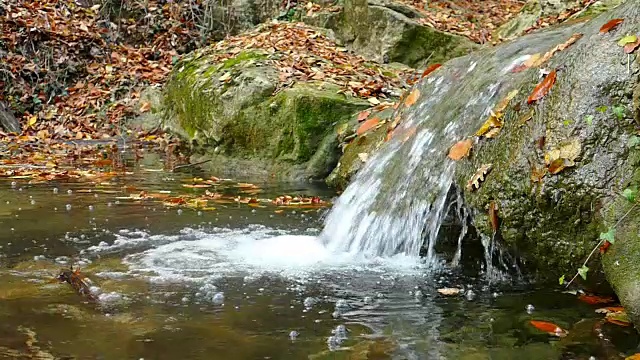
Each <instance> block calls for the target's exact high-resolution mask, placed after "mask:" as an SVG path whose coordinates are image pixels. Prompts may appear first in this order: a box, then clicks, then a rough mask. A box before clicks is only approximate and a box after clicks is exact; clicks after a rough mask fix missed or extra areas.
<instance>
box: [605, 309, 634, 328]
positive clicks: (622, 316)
mask: <svg viewBox="0 0 640 360" xmlns="http://www.w3.org/2000/svg"><path fill="white" fill-rule="evenodd" d="M605 320H607V322H608V323H611V324H615V325H619V326H631V320H630V319H629V315H627V313H626V312H625V311H618V312H610V313H607V316H606V317H605Z"/></svg>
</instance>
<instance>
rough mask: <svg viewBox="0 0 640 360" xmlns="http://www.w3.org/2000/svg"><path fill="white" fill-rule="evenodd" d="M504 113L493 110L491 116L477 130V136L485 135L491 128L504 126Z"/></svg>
mask: <svg viewBox="0 0 640 360" xmlns="http://www.w3.org/2000/svg"><path fill="white" fill-rule="evenodd" d="M502 116H503V114H502V113H497V114H496V113H494V112H493V111H492V112H491V115H490V116H489V118H488V119H487V120H486V121H485V122H484V124H482V126H480V129H478V131H476V133H475V135H476V136H484V135H485V134H487V133H488V132H489V130H491V129H494V128H501V127H502V121H501V120H502Z"/></svg>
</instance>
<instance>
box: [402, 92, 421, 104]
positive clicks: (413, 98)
mask: <svg viewBox="0 0 640 360" xmlns="http://www.w3.org/2000/svg"><path fill="white" fill-rule="evenodd" d="M419 97H420V90H418V88H415V89H413V90H411V92H410V93H409V96H407V98H406V99H405V100H404V106H405V107H409V106H411V105H413V104H415V103H416V101H418V98H419Z"/></svg>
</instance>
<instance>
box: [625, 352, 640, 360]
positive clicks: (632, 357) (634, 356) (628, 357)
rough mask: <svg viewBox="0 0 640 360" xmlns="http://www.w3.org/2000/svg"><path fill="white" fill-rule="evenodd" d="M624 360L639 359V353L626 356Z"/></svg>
mask: <svg viewBox="0 0 640 360" xmlns="http://www.w3.org/2000/svg"><path fill="white" fill-rule="evenodd" d="M624 360H640V353H637V354H633V355H631V356H627V357H626V358H624Z"/></svg>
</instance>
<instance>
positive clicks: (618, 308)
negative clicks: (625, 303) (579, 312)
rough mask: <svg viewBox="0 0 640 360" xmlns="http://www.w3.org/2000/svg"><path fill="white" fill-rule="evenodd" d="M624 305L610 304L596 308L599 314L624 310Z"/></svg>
mask: <svg viewBox="0 0 640 360" xmlns="http://www.w3.org/2000/svg"><path fill="white" fill-rule="evenodd" d="M623 311H625V310H624V307H622V306H608V307H604V308H600V309H596V313H598V314H608V313H612V312H614V313H616V312H623Z"/></svg>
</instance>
